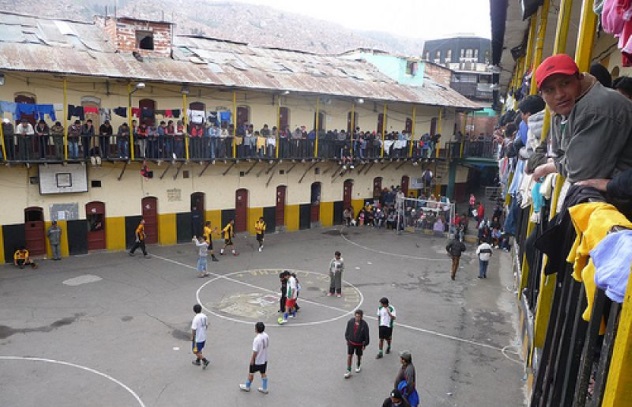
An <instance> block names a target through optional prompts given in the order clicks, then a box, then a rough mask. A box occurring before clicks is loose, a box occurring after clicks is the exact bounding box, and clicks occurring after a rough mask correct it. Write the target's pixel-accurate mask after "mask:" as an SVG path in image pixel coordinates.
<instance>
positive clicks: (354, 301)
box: [195, 269, 364, 327]
mask: <svg viewBox="0 0 632 407" xmlns="http://www.w3.org/2000/svg"><path fill="white" fill-rule="evenodd" d="M284 270H288V271H290V272H292V273H296V276H297V278H298V280H299V283H300V285H301V291H300V293H299V298H298V304H299V306H300V307H301V310H300V311H299V312H298V313H297V317H296V318H293V319H290V323H289V324H287V325H284V326H311V325H320V324H325V323H328V322H332V321H336V320H339V319H341V318H344V317H346V316H349V315H353V313H354V312H355V310H357V309H358V308H359V307H360V305H362V303H363V302H364V296H363V295H362V292H361V291H360V290H359V289H358V288H357V287H355V286H354V285H352V284H350V283H349V282H347V281H345V280H343V281H342V285H343V286H342V298H337V297H328V296H327V295H326V293H327V291H328V289H329V275H328V274H323V273H316V272H312V271H305V270H295V269H254V270H242V271H236V272H233V273H229V274H225V275H221V276H216V277H213V278H211V279H210V280H208V281H207V282H205V283H204V284H202V285H201V286H200V288H198V290H197V292H196V293H195V297H196V299H197V302H198V303H199V304H200V305H202V308H203V309H204V310H205V311H206V312H207V313H209V314H212V315H214V316H216V317H218V318H222V319H225V320H228V321H233V322H238V323H242V324H253V323H255V322H257V321H263V322H265V323H266V325H267V326H273V327H279V325H278V324H277V318H278V317H279V316H280V315H281V314H280V313H279V312H277V311H278V310H279V298H280V297H281V283H280V281H279V278H278V276H279V273H281V272H283V271H284ZM221 282H226V283H228V284H230V286H228V287H224V288H223V287H222V285H221V284H220V283H221ZM235 286H238V287H243V288H245V289H247V290H243V289H235V288H234V287H235ZM208 290H210V291H211V293H212V295H210V297H211V298H215V299H216V300H215V301H204V300H203V298H205V297H207V295H206V291H208ZM213 290H215V292H213ZM315 310H321V311H324V312H314V311H315ZM323 313H324V314H325V315H327V314H329V315H330V316H328V317H327V318H324V319H320V320H316V319H315V318H312V320H311V321H301V319H303V318H309V316H311V315H314V316H316V317H318V316H319V315H322V314H323Z"/></svg>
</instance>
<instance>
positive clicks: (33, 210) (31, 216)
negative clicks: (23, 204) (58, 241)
mask: <svg viewBox="0 0 632 407" xmlns="http://www.w3.org/2000/svg"><path fill="white" fill-rule="evenodd" d="M24 243H25V245H26V248H27V249H28V251H29V253H30V254H31V256H38V255H42V254H46V230H45V226H44V211H43V209H42V208H40V207H38V206H37V207H30V208H26V209H24Z"/></svg>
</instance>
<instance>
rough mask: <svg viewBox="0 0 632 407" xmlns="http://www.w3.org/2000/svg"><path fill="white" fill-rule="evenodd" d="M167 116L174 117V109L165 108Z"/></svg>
mask: <svg viewBox="0 0 632 407" xmlns="http://www.w3.org/2000/svg"><path fill="white" fill-rule="evenodd" d="M165 117H173V111H172V110H171V109H167V110H165Z"/></svg>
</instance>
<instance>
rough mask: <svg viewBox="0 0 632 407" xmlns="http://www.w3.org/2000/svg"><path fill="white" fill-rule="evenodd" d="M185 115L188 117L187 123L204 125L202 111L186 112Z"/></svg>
mask: <svg viewBox="0 0 632 407" xmlns="http://www.w3.org/2000/svg"><path fill="white" fill-rule="evenodd" d="M187 115H188V116H189V122H191V123H193V124H202V123H204V116H205V114H204V110H191V109H189V110H187Z"/></svg>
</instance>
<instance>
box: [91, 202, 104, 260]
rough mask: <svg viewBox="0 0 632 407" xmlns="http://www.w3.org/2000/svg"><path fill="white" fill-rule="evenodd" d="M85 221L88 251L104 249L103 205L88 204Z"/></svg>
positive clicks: (100, 203)
mask: <svg viewBox="0 0 632 407" xmlns="http://www.w3.org/2000/svg"><path fill="white" fill-rule="evenodd" d="M86 220H87V221H88V250H103V249H105V248H106V242H105V203H103V202H98V201H95V202H88V203H87V204H86Z"/></svg>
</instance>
